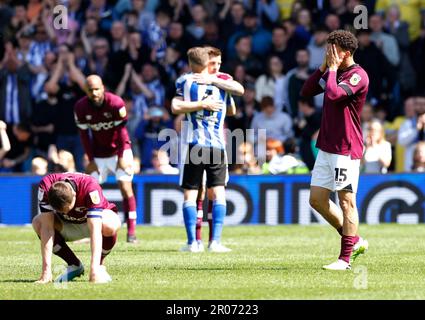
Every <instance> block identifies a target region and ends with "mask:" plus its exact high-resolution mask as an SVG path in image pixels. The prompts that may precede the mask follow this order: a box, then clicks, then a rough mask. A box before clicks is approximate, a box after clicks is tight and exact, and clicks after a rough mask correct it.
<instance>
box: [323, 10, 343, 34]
mask: <svg viewBox="0 0 425 320" xmlns="http://www.w3.org/2000/svg"><path fill="white" fill-rule="evenodd" d="M325 26H326V28H328V30H329V32H332V31H335V30H338V29H341V20H340V19H339V17H338V16H337V15H336V14H332V13H330V14H328V15H327V16H326V18H325Z"/></svg>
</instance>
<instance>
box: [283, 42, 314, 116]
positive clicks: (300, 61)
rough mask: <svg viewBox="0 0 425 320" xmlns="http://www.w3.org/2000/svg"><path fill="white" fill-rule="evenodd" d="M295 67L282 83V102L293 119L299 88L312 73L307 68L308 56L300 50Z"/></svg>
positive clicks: (295, 113) (295, 112) (298, 97)
mask: <svg viewBox="0 0 425 320" xmlns="http://www.w3.org/2000/svg"><path fill="white" fill-rule="evenodd" d="M296 59H297V67H296V68H294V69H292V70H291V71H289V72H288V73H287V74H286V77H285V83H284V89H283V90H284V101H285V107H286V110H288V113H289V114H290V115H291V116H292V117H293V118H296V117H298V100H299V99H300V96H301V95H300V92H301V88H302V87H303V85H304V82H305V81H306V80H307V79H308V77H309V76H310V75H311V74H312V73H313V72H314V70H312V69H310V68H309V64H310V54H309V52H308V51H307V50H305V49H301V50H298V51H297V53H296Z"/></svg>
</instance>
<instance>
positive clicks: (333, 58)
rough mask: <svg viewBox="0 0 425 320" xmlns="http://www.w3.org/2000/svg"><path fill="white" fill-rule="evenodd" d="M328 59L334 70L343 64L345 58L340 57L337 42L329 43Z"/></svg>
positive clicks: (329, 65) (330, 67)
mask: <svg viewBox="0 0 425 320" xmlns="http://www.w3.org/2000/svg"><path fill="white" fill-rule="evenodd" d="M326 60H327V62H328V67H329V69H332V70H334V71H335V70H337V69H338V67H339V66H340V65H341V63H342V60H343V59H341V58H340V57H339V55H338V51H337V49H336V46H335V44H330V45H328V49H327V53H326Z"/></svg>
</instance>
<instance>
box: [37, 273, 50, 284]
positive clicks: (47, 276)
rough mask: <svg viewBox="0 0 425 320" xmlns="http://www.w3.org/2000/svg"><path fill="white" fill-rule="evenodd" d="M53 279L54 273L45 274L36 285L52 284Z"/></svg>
mask: <svg viewBox="0 0 425 320" xmlns="http://www.w3.org/2000/svg"><path fill="white" fill-rule="evenodd" d="M52 280H53V277H52V273H51V272H50V273H43V274H42V275H41V277H40V279H38V280H37V281H35V283H38V284H46V283H50V282H52Z"/></svg>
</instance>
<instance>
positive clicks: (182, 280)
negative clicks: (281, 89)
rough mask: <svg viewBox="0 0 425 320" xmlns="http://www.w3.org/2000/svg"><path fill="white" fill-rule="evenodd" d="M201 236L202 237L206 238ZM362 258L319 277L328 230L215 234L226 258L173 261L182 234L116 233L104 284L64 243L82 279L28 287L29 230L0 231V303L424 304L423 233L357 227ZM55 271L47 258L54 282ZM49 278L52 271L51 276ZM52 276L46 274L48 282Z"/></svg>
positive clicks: (332, 252) (35, 244)
mask: <svg viewBox="0 0 425 320" xmlns="http://www.w3.org/2000/svg"><path fill="white" fill-rule="evenodd" d="M207 229H208V227H207V226H205V227H204V228H203V232H204V234H203V236H204V238H206V237H207ZM360 230H361V234H362V235H363V236H364V237H365V238H367V239H368V240H369V246H370V247H369V251H368V252H367V254H366V255H362V256H360V257H359V258H358V260H357V261H356V263H355V264H354V265H353V270H352V271H349V272H332V271H324V270H321V267H322V265H324V264H328V263H331V262H333V261H334V260H335V259H336V258H337V256H338V253H339V243H340V238H339V236H338V234H337V233H336V232H335V231H334V230H332V229H331V227H328V226H318V225H317V226H297V225H291V226H235V227H233V226H232V227H231V226H225V228H224V231H223V243H224V244H225V245H227V246H229V247H230V248H232V249H233V251H232V252H230V253H221V254H219V253H209V252H205V253H199V254H194V253H181V252H178V249H179V248H180V247H181V246H182V245H183V244H184V239H185V231H184V227H151V226H149V227H148V226H139V227H138V229H137V234H138V237H139V240H140V243H139V244H136V245H132V244H127V243H126V242H125V233H126V230H125V229H121V230H120V234H119V241H118V243H117V245H116V246H115V248H114V250H113V251H112V253H111V254H110V256H108V257H107V260H105V261H106V265H107V267H108V271H109V273H110V274H111V276H112V277H113V279H114V280H113V282H112V283H109V284H98V285H94V284H90V283H89V282H88V270H89V262H90V248H89V244H73V243H71V244H70V246H71V248H72V249H73V250H75V252H76V254H77V256H79V257H80V258H81V259H82V261H83V263H84V265H85V267H86V274H85V275H84V276H82V277H81V278H77V280H76V281H73V282H71V283H68V284H66V286H57V285H54V284H48V285H37V284H34V283H33V281H34V280H36V279H37V278H38V277H39V275H40V271H41V258H40V252H39V251H40V249H39V240H38V238H37V237H36V235H35V233H34V232H33V231H32V229H31V228H30V227H5V228H0V257H1V259H0V299H12V300H13V299H131V300H134V299H141V300H169V299H173V300H174V299H177V300H180V299H184V300H186V299H187V300H204V299H212V300H252V299H260V300H261V299H268V300H285V299H299V300H304V299H367V300H369V299H425V282H424V281H423V278H424V274H425V241H424V238H425V225H395V224H386V225H376V226H365V225H362V226H361V227H360ZM63 265H64V263H63V262H62V260H60V259H59V258H57V257H54V258H53V270H54V276H57V273H58V272H59V271H60V270H61V266H63ZM58 270H59V271H58ZM55 271H56V274H55Z"/></svg>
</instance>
